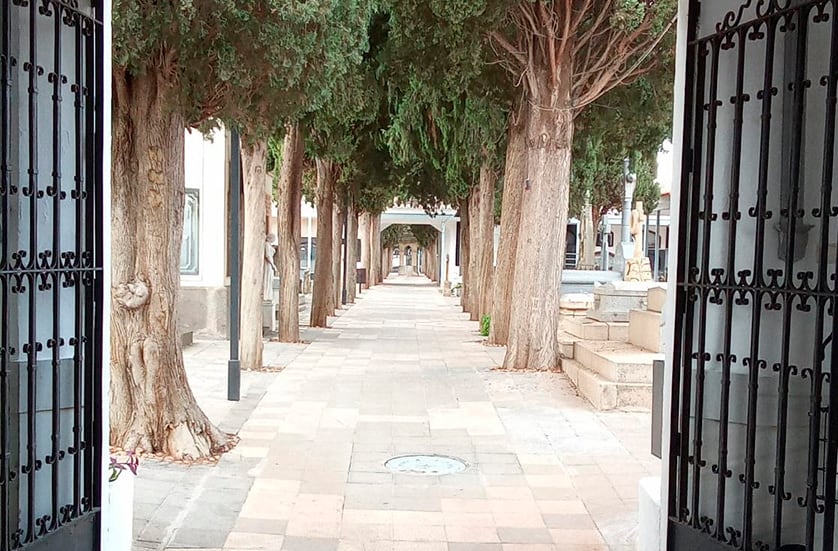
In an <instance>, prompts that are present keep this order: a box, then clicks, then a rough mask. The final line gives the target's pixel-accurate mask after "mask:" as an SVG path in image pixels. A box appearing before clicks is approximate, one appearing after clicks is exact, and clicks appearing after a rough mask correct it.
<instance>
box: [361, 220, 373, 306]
mask: <svg viewBox="0 0 838 551" xmlns="http://www.w3.org/2000/svg"><path fill="white" fill-rule="evenodd" d="M371 226H372V224H371V221H370V215H369V213H366V212H365V213H364V214H362V215H361V216H360V218H359V219H358V236H359V237H360V238H361V266H362V267H363V268H364V269H365V270H366V271H367V283H365V284H364V288H365V289H369V288H370V285H372V280H371V279H370V277H371V269H370V268H371V265H370V257H371V251H370V227H371Z"/></svg>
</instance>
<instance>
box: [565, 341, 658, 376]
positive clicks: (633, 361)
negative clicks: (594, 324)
mask: <svg viewBox="0 0 838 551" xmlns="http://www.w3.org/2000/svg"><path fill="white" fill-rule="evenodd" d="M661 358H662V356H660V355H659V354H652V353H650V352H647V351H645V350H640V349H638V348H636V347H634V346H631V345H629V344H627V343H614V342H596V341H580V342H577V343H576V347H575V355H574V359H575V360H576V361H578V362H579V363H580V364H582V365H583V366H584V367H585V368H587V369H589V370H591V371H593V372H595V373H598V374H599V375H601V376H602V377H603V378H605V379H606V380H608V381H611V382H615V383H643V384H651V383H652V362H653V361H654V360H656V359H661Z"/></svg>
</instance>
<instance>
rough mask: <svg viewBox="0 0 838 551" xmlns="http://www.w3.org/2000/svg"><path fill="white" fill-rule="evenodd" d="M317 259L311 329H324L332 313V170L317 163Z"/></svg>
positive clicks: (327, 164)
mask: <svg viewBox="0 0 838 551" xmlns="http://www.w3.org/2000/svg"><path fill="white" fill-rule="evenodd" d="M316 162H317V192H316V199H315V201H316V203H317V258H316V260H315V263H314V287H313V289H312V292H311V319H310V321H309V325H311V327H326V326H327V322H328V319H329V316H331V315H333V314H334V313H335V305H334V300H335V293H334V289H335V281H334V273H333V272H332V210H333V209H334V201H335V166H334V163H333V162H332V161H330V160H328V159H317V161H316Z"/></svg>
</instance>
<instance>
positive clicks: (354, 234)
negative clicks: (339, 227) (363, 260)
mask: <svg viewBox="0 0 838 551" xmlns="http://www.w3.org/2000/svg"><path fill="white" fill-rule="evenodd" d="M347 208H348V209H349V216H348V218H347V229H346V235H347V238H346V255H347V256H346V294H347V300H348V301H349V302H355V292H356V291H357V288H358V278H357V272H356V271H355V269H356V265H357V264H358V213H357V212H356V211H355V206H354V205H353V204H352V201H349V205H347Z"/></svg>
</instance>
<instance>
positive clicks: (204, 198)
mask: <svg viewBox="0 0 838 551" xmlns="http://www.w3.org/2000/svg"><path fill="white" fill-rule="evenodd" d="M184 141H185V169H186V170H185V180H186V181H185V184H186V188H187V189H197V190H198V192H199V196H198V217H199V218H198V220H199V227H200V233H199V238H198V251H199V252H198V274H197V275H181V277H180V283H181V286H183V287H223V286H224V284H225V279H226V275H227V274H226V258H227V236H226V231H227V224H226V219H227V216H228V212H227V190H226V181H227V140H226V134H225V130H224V129H223V128H221V129H217V130H214V131H213V132H211V133H209V134H208V135H206V136H205V135H204V134H202V133H201V132H198V131H197V130H192V131H191V132H190V131H186V132H185V133H184Z"/></svg>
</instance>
